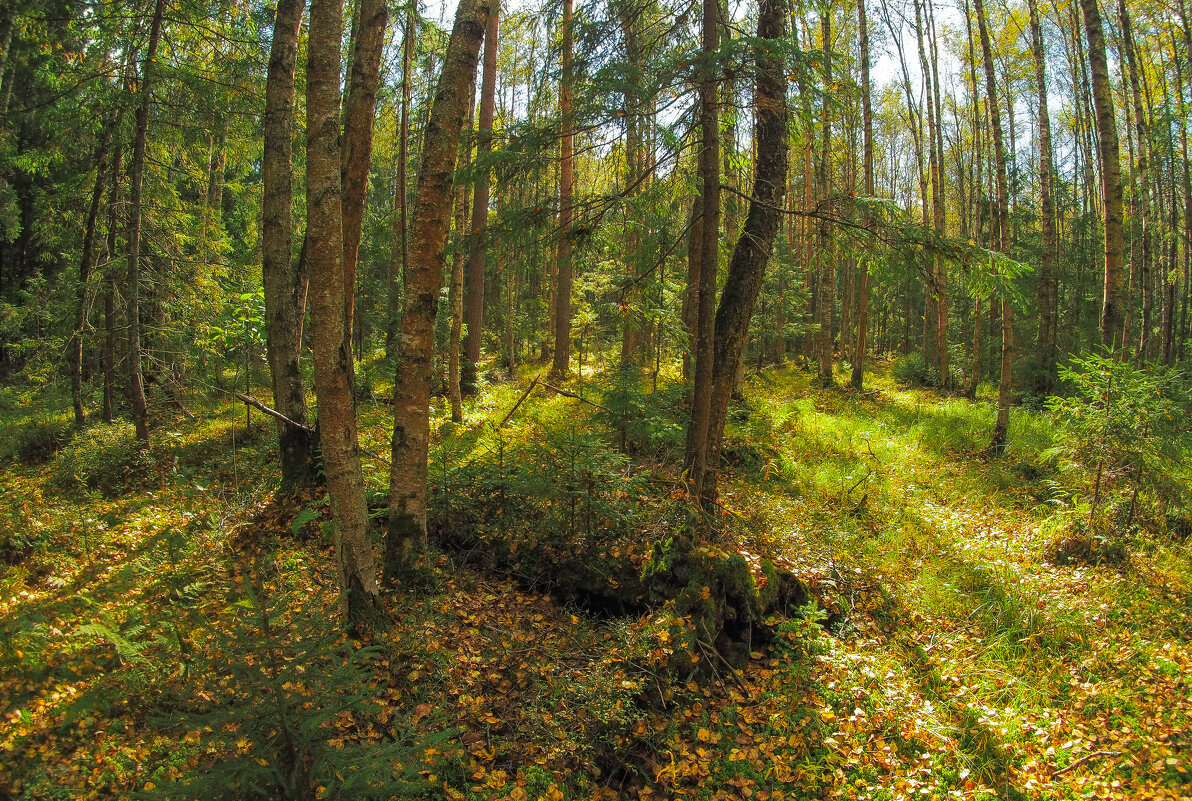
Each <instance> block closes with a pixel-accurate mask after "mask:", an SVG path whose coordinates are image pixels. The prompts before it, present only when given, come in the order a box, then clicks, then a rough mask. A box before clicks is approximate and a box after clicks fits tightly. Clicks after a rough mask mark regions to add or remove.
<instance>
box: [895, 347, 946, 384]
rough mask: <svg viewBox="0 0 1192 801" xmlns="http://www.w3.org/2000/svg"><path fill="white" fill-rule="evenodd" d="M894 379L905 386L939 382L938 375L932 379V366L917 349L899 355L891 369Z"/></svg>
mask: <svg viewBox="0 0 1192 801" xmlns="http://www.w3.org/2000/svg"><path fill="white" fill-rule="evenodd" d="M891 372H892V374H893V376H894V380H895V381H897V382H898V383H899V384H903V385H906V386H915V387H925V386H929V385H931V384H937V383H939V377H938V375H937V376H936V377H935V380H934V381H933V380H932V375H933V372H932V368H931V367H929V366H928V365H927V357H926V356H924V355H923V354H922V353H920V352H919V351H914V352H913V353H908V354H906V355H905V356H900V357H899V358H898V360H897V361H895V362H894V367H893V368H892V370H891Z"/></svg>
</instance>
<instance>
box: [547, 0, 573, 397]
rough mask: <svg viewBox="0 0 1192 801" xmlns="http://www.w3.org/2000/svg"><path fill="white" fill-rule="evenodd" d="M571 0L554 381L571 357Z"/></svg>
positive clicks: (568, 0) (566, 5)
mask: <svg viewBox="0 0 1192 801" xmlns="http://www.w3.org/2000/svg"><path fill="white" fill-rule="evenodd" d="M572 17H573V9H572V0H563V20H562V23H561V24H562V28H563V30H562V37H563V63H562V72H561V74H560V77H559V124H560V125H561V126H562V131H561V132H560V136H559V248H558V251H557V255H556V259H557V261H558V267H557V268H556V270H555V282H556V285H555V354H554V356H555V358H554V364H553V365H552V367H551V376H552V377H553V379H554V380H555V382H561V381H562V380H563V379H564V378H566V377H567V368H568V362H569V361H570V358H571V277H572V264H571V233H572V232H571V224H572V219H573V216H574V214H575V210H574V209H573V208H572V205H573V203H574V196H575V137H574V133H573V132H572V120H571V95H572V90H571V83H572V80H573V76H574V66H573V65H572V53H571V48H572V39H573V37H574V31H573V30H572V28H573V26H574V25H575V22H574V20H573V18H572Z"/></svg>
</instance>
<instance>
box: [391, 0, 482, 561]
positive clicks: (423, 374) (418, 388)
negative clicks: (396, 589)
mask: <svg viewBox="0 0 1192 801" xmlns="http://www.w3.org/2000/svg"><path fill="white" fill-rule="evenodd" d="M491 8H492V5H491V0H461V2H460V3H459V6H458V7H457V10H456V13H455V24H454V26H453V28H452V31H451V39H450V41H449V42H448V44H447V53H446V55H445V56H444V60H443V71H442V73H441V74H440V76H439V83H438V86H437V87H436V89H435V99H434V103H433V105H432V106H431V110H430V119H429V121H428V122H427V127H426V134H425V137H424V139H423V150H422V167H421V169H420V170H419V173H418V191H417V199H416V200H415V205H414V225H413V228H412V230H411V232H410V264H409V268H408V270H407V274H406V292H405V295H406V300H405V313H404V314H403V315H402V322H401V337H400V339H399V344H398V351H397V374H396V378H395V380H394V385H393V447H392V461H391V467H390V471H389V524H388V532H387V536H386V540H385V578H386V580H387V581H390V582H392V581H396V580H397V579H399V578H400V577H401V576H402V575H404V574H407V573H408V571H409V570H410V569H411V567H413V566H414V563H415V561H416V560H417V558H418V556H419V554H420V552H421V551H422V549H423V547H424V545H425V543H426V512H427V508H426V471H427V457H428V447H429V439H430V381H431V366H432V362H433V357H434V334H435V316H436V314H437V312H438V308H439V286H440V284H441V282H442V279H443V268H444V266H445V264H446V261H447V253H446V247H447V229H448V228H449V226H450V221H451V189H452V185H453V182H454V179H455V165H456V159H457V158H458V156H459V135H460V130H461V128H462V126H463V121H464V115H465V114H466V113H467V107H468V104H469V101H470V100H471V99H472V97H473V89H472V86H473V84H474V83H475V81H476V65H477V62H478V61H479V57H480V41H481V39H483V38H484V29H485V27H486V26H487V23H488V15H489V13H490V11H491Z"/></svg>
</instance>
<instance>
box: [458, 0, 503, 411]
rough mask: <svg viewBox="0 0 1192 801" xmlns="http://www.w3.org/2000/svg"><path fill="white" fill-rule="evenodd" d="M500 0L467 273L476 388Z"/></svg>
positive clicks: (466, 367)
mask: <svg viewBox="0 0 1192 801" xmlns="http://www.w3.org/2000/svg"><path fill="white" fill-rule="evenodd" d="M500 14H501V11H500V3H499V2H494V3H493V7H492V12H491V13H490V14H489V16H488V26H487V27H486V28H485V31H484V66H483V72H482V73H481V76H480V120H479V125H478V130H477V132H476V161H477V162H478V171H477V174H476V191H475V196H474V198H473V200H472V230H471V231H470V232H469V235H468V269H467V273H466V276H465V280H466V282H467V285H466V287H465V289H466V292H465V304H466V305H465V307H464V323H465V324H466V325H467V329H468V331H467V334H466V335H465V336H464V363H463V378H462V379H461V384H462V387H461V389H462V390H463V391H466V392H467V393H468V394H473V393H475V392H476V365H477V363H478V362H479V361H480V344H481V339H482V335H483V333H484V277H485V276H484V274H485V271H486V270H487V269H488V265H487V258H488V200H489V192H490V189H489V185H490V178H491V169H490V168H489V163H488V158H489V155H490V154H491V153H492V151H493V117H494V116H495V114H496V105H497V104H496V95H497V46H498V44H499V38H498V37H499V28H500Z"/></svg>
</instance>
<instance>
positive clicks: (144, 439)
mask: <svg viewBox="0 0 1192 801" xmlns="http://www.w3.org/2000/svg"><path fill="white" fill-rule="evenodd" d="M165 6H166V0H156V2H155V3H154V6H153V21H152V22H151V23H150V25H149V47H148V49H147V50H146V51H145V65H144V67H143V68H142V71H141V85H140V90H141V104H140V105H139V106H138V107H137V130H136V136H135V137H134V139H133V145H132V161H131V162H130V163H129V169H128V173H129V192H128V287H127V290H126V291H127V294H128V297H127V298H126V301H127V303H128V320H127V323H128V396H129V399H130V400H131V401H132V420H133V424H134V425H135V426H136V432H137V439H139V440H140V441H141V443H142V444H143V445H144V447H146V448H148V447H149V404H148V403H147V402H146V400H145V377H144V372H143V369H142V364H141V207H142V205H143V204H142V196H141V192H142V186H143V184H144V180H145V149H146V146H147V144H148V140H149V108H150V106H151V105H152V102H153V81H154V79H155V78H156V77H157V48H158V45H159V44H161V23H162V18H163V17H164V15H165Z"/></svg>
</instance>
